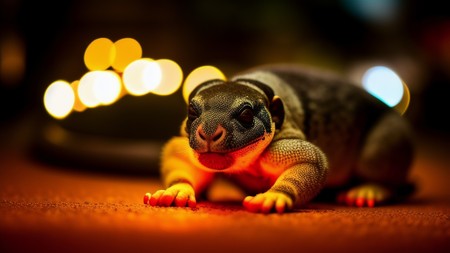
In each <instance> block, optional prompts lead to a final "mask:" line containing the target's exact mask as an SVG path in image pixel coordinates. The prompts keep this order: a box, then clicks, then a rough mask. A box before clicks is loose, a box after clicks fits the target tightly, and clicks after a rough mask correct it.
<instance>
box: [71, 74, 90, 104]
mask: <svg viewBox="0 0 450 253" xmlns="http://www.w3.org/2000/svg"><path fill="white" fill-rule="evenodd" d="M79 84H80V81H79V80H75V81H73V82H72V83H71V84H70V86H71V87H72V89H73V90H74V92H75V103H74V105H73V110H74V111H76V112H82V111H84V110H86V108H87V107H86V106H85V105H84V104H83V103H82V102H81V100H80V96H78V94H77V93H78V85H79Z"/></svg>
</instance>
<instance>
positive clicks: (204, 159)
mask: <svg viewBox="0 0 450 253" xmlns="http://www.w3.org/2000/svg"><path fill="white" fill-rule="evenodd" d="M197 159H198V161H199V162H200V163H201V164H202V165H203V166H205V167H207V168H210V169H213V170H224V169H226V168H229V167H230V166H231V165H232V164H233V163H234V158H233V157H232V156H231V155H229V154H227V153H216V152H205V153H197Z"/></svg>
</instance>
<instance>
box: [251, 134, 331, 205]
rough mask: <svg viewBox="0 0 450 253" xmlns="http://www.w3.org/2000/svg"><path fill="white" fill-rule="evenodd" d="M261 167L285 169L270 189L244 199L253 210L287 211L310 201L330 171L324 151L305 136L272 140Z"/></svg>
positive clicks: (268, 170)
mask: <svg viewBox="0 0 450 253" xmlns="http://www.w3.org/2000/svg"><path fill="white" fill-rule="evenodd" d="M261 167H262V168H263V170H265V171H267V172H268V173H270V172H271V171H276V170H279V169H280V168H283V169H284V171H283V172H282V173H281V174H280V175H279V177H278V178H277V179H276V181H275V183H274V184H273V185H272V187H271V188H270V189H269V190H268V191H266V192H264V193H260V194H257V195H256V196H254V197H253V196H248V197H246V198H245V199H244V202H243V205H244V207H245V208H246V209H247V210H248V211H251V212H261V213H269V212H273V211H276V212H278V213H283V212H285V211H289V210H291V209H293V207H294V206H295V205H297V204H304V203H306V202H308V201H309V200H311V199H312V198H313V197H314V196H316V195H317V194H318V193H319V191H320V190H321V189H322V187H323V185H324V182H325V179H326V175H327V172H328V164H327V160H326V157H325V155H324V154H323V152H322V151H321V150H320V149H319V148H317V147H316V146H315V145H313V144H311V143H309V142H307V141H304V140H301V139H283V140H278V141H276V142H274V143H272V144H271V146H270V147H269V149H268V150H267V151H266V152H265V153H264V154H263V156H262V158H261Z"/></svg>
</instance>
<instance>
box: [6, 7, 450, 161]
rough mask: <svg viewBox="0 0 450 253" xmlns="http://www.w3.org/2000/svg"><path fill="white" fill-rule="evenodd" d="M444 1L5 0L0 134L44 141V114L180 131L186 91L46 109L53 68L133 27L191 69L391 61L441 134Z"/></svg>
mask: <svg viewBox="0 0 450 253" xmlns="http://www.w3.org/2000/svg"><path fill="white" fill-rule="evenodd" d="M370 2H372V3H373V2H378V3H381V4H384V5H383V6H384V7H383V6H382V8H381V9H380V10H379V11H375V10H377V9H376V7H373V6H372V7H369V8H368V9H366V10H368V11H369V12H364V11H362V10H361V9H360V8H359V7H358V6H361V4H364V3H370ZM444 2H445V1H406V0H404V1H402V0H380V1H370V0H329V1H327V0H315V1H294V0H292V1H288V0H286V1H275V0H273V1H271V0H259V1H236V2H232V1H225V0H219V1H207V0H196V1H144V0H126V1H106V0H100V1H87V0H79V1H56V2H55V1H48V2H45V1H13V0H1V5H0V20H1V25H0V43H2V44H0V45H1V46H2V50H3V51H0V62H1V63H2V64H4V63H5V62H8V60H7V59H6V57H5V55H8V54H7V53H5V51H4V48H5V47H4V45H5V44H7V42H10V41H13V42H14V43H13V44H14V45H16V46H17V47H16V48H18V49H19V54H18V55H19V56H18V60H16V62H18V63H17V67H16V68H13V70H12V71H11V70H7V71H4V70H3V69H2V72H0V74H1V76H0V77H1V83H0V132H1V133H0V138H1V139H0V141H1V143H2V145H1V146H2V147H3V148H22V147H29V146H34V144H35V143H36V142H37V143H38V144H39V142H40V141H41V138H39V136H40V135H41V131H42V128H44V127H45V126H46V125H48V124H57V125H59V126H62V127H63V128H64V129H67V130H68V131H70V132H75V133H84V134H88V135H92V136H101V137H105V138H111V137H113V138H124V139H131V140H149V141H164V140H166V139H167V138H169V137H170V136H171V135H174V134H176V133H177V132H178V128H179V122H180V120H181V119H182V118H183V115H184V111H185V108H184V101H183V99H182V97H181V92H177V93H175V94H173V95H171V96H167V97H157V96H154V95H151V94H150V95H146V96H143V97H131V96H126V97H124V98H122V99H121V100H120V101H118V102H117V103H116V104H114V105H112V106H109V107H102V108H95V109H89V110H87V111H84V112H82V113H76V112H74V113H72V114H71V115H70V116H69V117H68V118H66V119H64V120H62V121H57V120H54V119H53V118H51V117H50V116H49V115H47V113H46V112H45V109H44V106H43V102H42V100H43V94H44V92H45V89H46V88H47V86H48V85H49V84H50V83H52V82H53V81H55V80H57V79H65V80H67V81H69V82H72V81H74V80H78V79H79V78H80V77H81V76H82V75H83V74H84V73H85V72H86V71H87V69H86V67H85V65H84V63H83V54H84V50H85V49H86V47H87V45H88V44H89V43H90V42H91V41H92V40H94V39H96V38H100V37H107V38H110V39H111V40H112V41H116V40H118V39H121V38H125V37H132V38H135V39H136V40H137V41H139V42H140V44H141V46H142V48H143V56H144V57H151V58H154V59H159V58H169V59H172V60H174V61H176V62H177V63H178V64H179V65H180V66H181V67H182V69H183V71H184V74H185V76H186V75H187V74H188V73H189V72H190V71H192V70H193V69H194V68H196V67H198V66H201V65H206V64H208V65H209V64H211V65H215V66H217V67H218V68H220V69H221V70H222V71H223V72H224V73H225V74H226V75H228V76H229V75H232V74H233V73H235V72H237V71H241V70H244V69H245V68H248V67H253V66H255V65H259V64H266V63H277V62H294V63H300V64H304V65H308V66H313V67H318V68H322V69H325V70H331V71H335V72H338V73H340V74H342V75H343V76H344V77H347V78H349V79H351V80H356V81H359V80H360V77H361V76H362V73H363V72H364V71H365V70H366V69H368V68H369V67H371V66H374V65H385V66H388V67H390V68H392V69H393V70H394V71H396V72H397V73H398V74H399V75H400V76H401V78H402V79H403V80H404V81H405V83H406V84H408V86H409V88H410V91H411V104H410V107H409V109H408V111H407V112H406V114H405V115H404V117H405V118H407V119H408V120H410V121H411V123H412V124H413V126H414V127H415V128H416V130H417V133H418V135H420V136H425V137H426V138H435V139H436V140H443V139H444V140H445V139H447V138H448V137H449V133H450V131H449V130H450V123H449V121H448V120H447V119H446V118H447V114H448V109H449V106H448V103H447V101H448V99H447V96H448V94H449V91H450V88H449V87H450V83H449V80H450V18H449V15H448V14H449V12H448V8H445V7H444V5H445V4H444ZM363 6H364V5H363ZM20 63H23V65H21V64H20ZM13 65H14V64H13ZM11 66H12V65H11ZM14 66H16V65H14ZM37 146H38V148H37V149H38V151H39V149H42V145H37ZM44 149H45V148H44ZM33 150H36V149H33ZM41 151H42V150H41ZM44 153H45V152H44Z"/></svg>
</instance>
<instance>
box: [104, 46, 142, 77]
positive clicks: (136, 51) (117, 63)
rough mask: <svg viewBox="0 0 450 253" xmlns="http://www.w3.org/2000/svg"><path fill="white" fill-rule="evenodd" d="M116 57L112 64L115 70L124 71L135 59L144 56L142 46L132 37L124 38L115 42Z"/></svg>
mask: <svg viewBox="0 0 450 253" xmlns="http://www.w3.org/2000/svg"><path fill="white" fill-rule="evenodd" d="M114 46H115V58H114V60H113V61H112V64H111V66H112V67H113V68H114V70H115V71H117V72H119V73H122V72H123V71H124V70H125V68H126V67H127V66H128V65H129V64H130V63H131V62H133V61H135V60H137V59H139V58H141V57H142V47H141V45H140V44H139V42H138V41H137V40H135V39H132V38H123V39H120V40H118V41H116V42H115V43H114Z"/></svg>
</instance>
